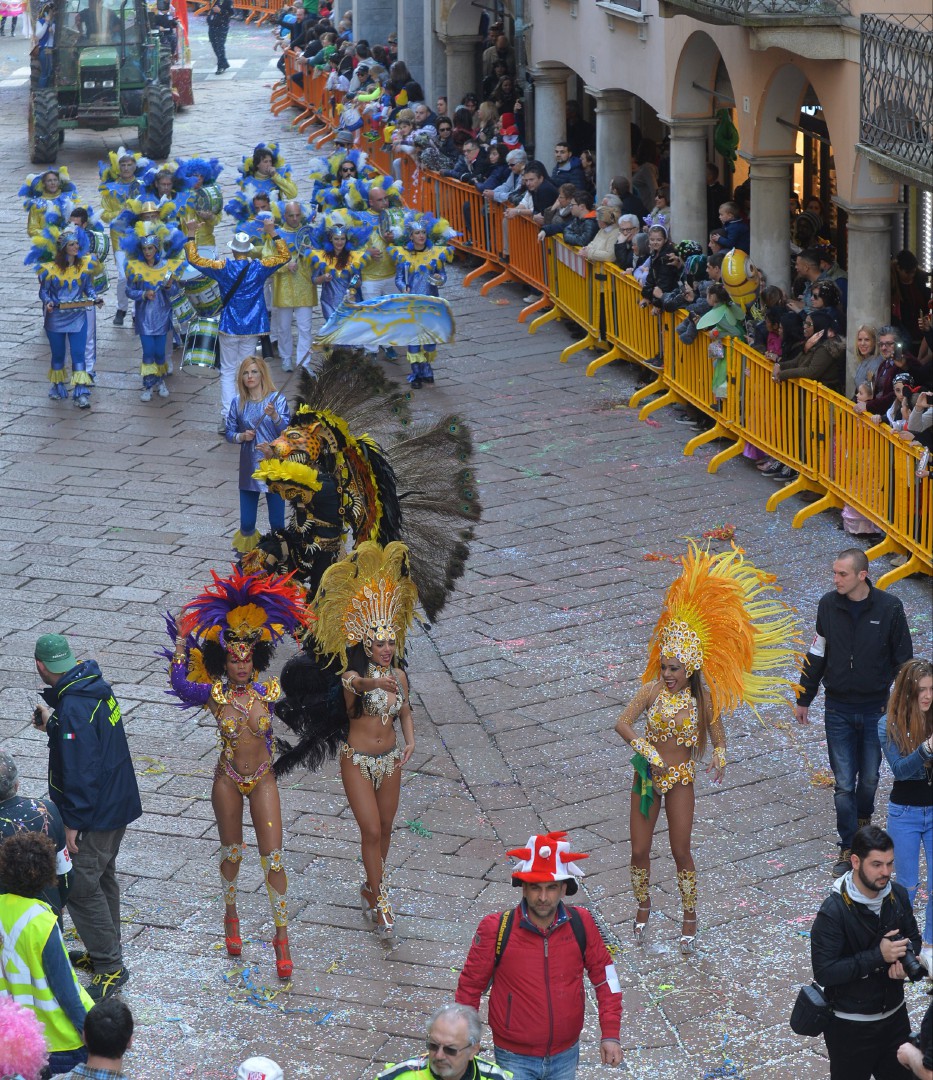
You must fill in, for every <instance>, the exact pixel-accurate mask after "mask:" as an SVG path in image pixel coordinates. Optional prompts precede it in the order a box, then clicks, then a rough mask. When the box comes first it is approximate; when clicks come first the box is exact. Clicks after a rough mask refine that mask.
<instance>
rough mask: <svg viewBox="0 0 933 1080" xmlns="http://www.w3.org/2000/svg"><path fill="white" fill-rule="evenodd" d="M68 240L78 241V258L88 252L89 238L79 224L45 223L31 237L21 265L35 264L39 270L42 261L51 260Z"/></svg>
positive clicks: (47, 261) (89, 247) (89, 246)
mask: <svg viewBox="0 0 933 1080" xmlns="http://www.w3.org/2000/svg"><path fill="white" fill-rule="evenodd" d="M70 240H77V241H78V258H79V259H83V258H85V257H86V256H87V255H89V254H90V251H91V239H90V237H89V236H88V234H87V232H86V231H85V230H84V229H82V228H81V227H80V226H78V225H68V226H64V227H59V226H57V225H47V226H46V227H45V228H44V229H43V230H42V232H40V233H39V234H38V235H36V236H34V237H33V238H32V247H31V248H30V249H29V252H28V254H27V255H26V258H25V259H23V265H24V266H35V268H36V269H37V270H39V269H40V268H41V266H42V264H43V263H49V262H51V261H52V260H53V259H54V258H55V256H56V255H57V254H58V252H59V251H60V250H61V249H62V248H63V247H64V246H65V245H66V244H67V243H68V242H69V241H70Z"/></svg>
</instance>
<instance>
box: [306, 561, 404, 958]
mask: <svg viewBox="0 0 933 1080" xmlns="http://www.w3.org/2000/svg"><path fill="white" fill-rule="evenodd" d="M417 602H418V590H417V589H416V588H415V585H414V582H413V581H412V580H411V574H410V570H409V566H408V549H407V548H406V547H405V545H404V544H402V543H398V542H395V543H391V544H388V545H386V547H385V548H383V547H381V546H380V545H379V544H376V543H373V542H370V541H367V542H366V543H363V544H360V546H359V547H358V548H356V549H355V550H354V551H352V552H351V553H350V554H349V555H348V556H347V557H346V558H345V559H343V560H341V561H340V562H339V563H336V564H335V565H334V566H332V567H331V568H330V569H329V570H328V571H327V572H326V573H325V574H324V576H323V578H322V579H321V586H320V588H319V589H318V593H317V596H316V598H315V601H314V614H315V623H314V641H315V644H316V646H317V648H318V650H319V652H320V653H322V654H324V655H326V656H336V657H339V659H340V665H341V667H342V668H343V674H342V675H341V678H340V681H341V683H342V685H343V693H344V702H345V705H346V710H347V715H348V716H349V721H350V723H349V731H348V734H347V738H346V741H345V742H344V743H343V744H342V745H341V746H340V775H341V778H342V779H343V788H344V791H345V792H346V793H347V801H348V802H349V804H350V809H351V810H352V811H353V816H354V817H355V818H356V822H357V825H359V828H360V836H361V847H362V857H363V868H364V870H365V872H366V878H365V880H364V882H363V884H362V886H361V887H360V902H361V905H362V909H363V913H364V915H365V916H366V917H367V918H368V919H371V920H372V922H373V924H374V925H375V927H376V931H377V933H378V934H379V935H380V936H381V937H384V938H390V937H391V936H392V934H393V932H394V928H395V916H394V914H393V912H392V905H391V903H390V902H389V893H388V887H387V885H386V881H385V865H386V859H387V858H388V855H389V844H390V842H391V839H392V825H393V822H394V821H395V815H396V812H397V810H398V803H399V794H400V791H401V782H402V774H401V769H402V766H403V765H404V764H405V763H406V762H407V761H408V760H409V759H410V758H411V755H412V753H413V752H414V749H415V729H414V723H413V721H412V715H411V703H410V701H409V696H408V676H407V675H406V673H405V672H404V671H403V670H402V668H401V667H400V666H399V664H398V658H400V657H401V656H402V655H403V654H404V651H405V637H406V635H407V633H408V631H409V629H410V628H411V625H412V622H413V620H414V617H415V605H416V604H417ZM396 720H398V721H399V723H400V724H401V728H402V735H403V737H404V740H405V745H404V748H400V747H398V746H397V744H396V734H395V722H396Z"/></svg>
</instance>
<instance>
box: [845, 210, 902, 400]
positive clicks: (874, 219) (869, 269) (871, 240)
mask: <svg viewBox="0 0 933 1080" xmlns="http://www.w3.org/2000/svg"><path fill="white" fill-rule="evenodd" d="M835 202H836V203H837V204H838V205H839V206H841V207H842V208H843V210H845V212H846V213H847V214H848V223H847V228H848V264H847V265H848V275H847V276H848V279H849V297H848V304H847V307H846V327H847V333H846V339H847V343H848V356H847V358H846V367H847V371H848V378H847V380H846V382H847V385H848V384H851V383H852V375H853V374H854V372H855V368H856V366H857V365H856V364H855V362H854V355H855V337H856V332H857V331H858V328H859V327H860V326H862V325H866V326H874V327H875V328H876V329H879V328H880V327H882V326H884V325H885V323H889V322H890V321H891V277H890V274H891V270H890V265H891V264H890V261H889V254H888V253H889V251H890V247H891V239H890V238H891V230H892V229H893V228H894V217H895V215H899V214H903V212H904V206H903V204H902V203H896V204H893V205H887V206H885V205H881V206H847V205H846V204H845V203H844V202H842V201H841V200H840V199H836V200H835ZM849 389H854V387H853V386H851V385H849Z"/></svg>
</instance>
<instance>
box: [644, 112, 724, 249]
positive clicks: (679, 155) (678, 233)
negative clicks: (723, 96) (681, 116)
mask: <svg viewBox="0 0 933 1080" xmlns="http://www.w3.org/2000/svg"><path fill="white" fill-rule="evenodd" d="M659 119H660V120H661V122H662V123H663V124H666V125H667V126H668V127H669V128H670V130H671V218H672V224H673V229H672V230H671V238H672V239H673V240H674V241H675V242H676V241H678V240H696V241H697V242H698V243H700V244H702V245H703V246H704V247H705V246H706V238H707V237H708V236H709V230H708V229H707V227H706V225H707V222H706V142H707V137H708V135H709V130H710V125H711V124H712V121H703V120H677V119H673V118H670V119H669V118H665V117H663V116H662V117H659ZM648 209H649V210H653V209H654V207H653V206H649V207H648Z"/></svg>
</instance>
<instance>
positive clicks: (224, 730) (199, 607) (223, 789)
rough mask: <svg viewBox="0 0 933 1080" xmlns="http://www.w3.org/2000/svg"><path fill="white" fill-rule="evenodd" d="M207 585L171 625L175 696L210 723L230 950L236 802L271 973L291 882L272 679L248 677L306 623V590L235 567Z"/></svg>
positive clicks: (239, 839) (236, 936) (281, 965)
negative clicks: (254, 861) (268, 940)
mask: <svg viewBox="0 0 933 1080" xmlns="http://www.w3.org/2000/svg"><path fill="white" fill-rule="evenodd" d="M212 577H213V579H214V583H213V585H211V586H208V587H207V588H206V589H205V590H204V592H202V593H201V594H200V596H196V597H195V598H194V599H193V600H191V601H190V602H189V603H188V604H186V605H185V607H184V609H183V611H182V614H181V618H180V619H179V622H178V624H177V626H176V624H175V622H174V620H173V619H171V617H170V618H169V619H168V630H169V634H170V636H171V637H172V638H173V640H174V642H175V649H174V653H172V654H168V653H167V655H171V658H172V661H171V672H170V676H171V686H172V691H171V692H172V693H174V694H175V696H176V697H178V698H180V700H181V702H182V704H183V705H189V706H200V707H202V708H206V709H208V710H209V711H210V712H211V713H212V714H213V716H214V718H215V719H216V721H217V730H218V737H219V739H220V760H219V761H218V763H217V768H216V769H215V771H214V785H213V789H212V791H211V803H212V805H213V807H214V814H215V815H216V818H217V830H218V832H219V834H220V843H221V849H220V877H221V886H222V889H223V895H224V904H225V905H226V912H225V915H224V935H225V941H226V946H227V952H228V953H229V954H230V955H231V956H239V955H240V952H241V950H242V940H241V938H240V932H239V928H240V922H239V918H238V916H237V909H236V881H237V874H238V873H239V869H240V862H241V861H242V859H243V800H244V798H245V799H247V800H248V801H249V812H250V817H251V818H252V820H253V827H254V828H255V830H256V842H257V844H258V846H259V856H260V862H261V864H262V869H263V874H264V875H265V879H266V891H267V892H268V894H269V902H270V904H271V905H272V915H273V919H274V922H275V939H274V940H273V943H272V944H273V947H274V949H275V966H276V972H277V974H278V976H279V978H280V979H287V978H288V977H289V976H290V975H291V973H292V961H291V956H290V954H289V951H288V906H287V892H288V879H287V878H286V876H285V868H284V866H283V864H282V809H281V805H280V803H279V789H278V787H277V785H276V782H275V773H274V772H273V770H272V758H273V755H274V754H275V738H274V737H273V735H272V719H271V716H270V704H271V703H273V702H275V701H276V700H277V699H278V697H279V695H280V689H279V682H278V679H270V680H269V681H268V682H266V683H259V682H255V681H254V679H255V678H256V675H257V672H261V671H263V670H264V669H265V668H266V667H268V665H269V661H270V660H271V658H272V652H273V649H274V648H275V645H276V643H277V642H278V641H280V640H281V639H282V638H283V637H284V636H285V635H286V634H291V633H294V632H296V631H298V630H299V629H302V628H304V626H305V625H306V622H307V612H306V609H305V604H304V600H303V593H302V591H301V589H299V588H298V587H297V586H296V585H294V584H292V582H291V580H290V578H289V577H275V576H265V575H258V574H242V573H241V572H240V571H239V570H236V569H234V571H233V573H232V574H231V576H230V577H228V578H220V577H218V576H217V575H216V574H214V573H213V571H212Z"/></svg>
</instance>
